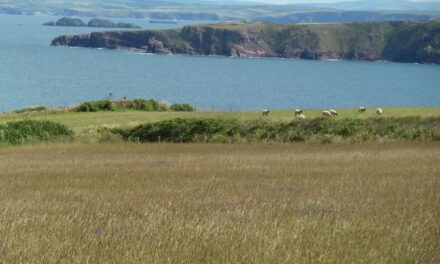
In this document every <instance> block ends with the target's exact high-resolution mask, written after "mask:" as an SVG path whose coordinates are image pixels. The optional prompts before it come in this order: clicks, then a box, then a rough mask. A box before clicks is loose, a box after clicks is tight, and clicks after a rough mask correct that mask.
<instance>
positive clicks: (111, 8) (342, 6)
mask: <svg viewBox="0 0 440 264" xmlns="http://www.w3.org/2000/svg"><path fill="white" fill-rule="evenodd" d="M304 1H306V0H304ZM268 2H270V1H269V0H268ZM0 13H9V14H50V15H56V16H69V17H70V16H82V17H131V18H148V19H157V20H161V19H162V20H173V19H176V20H203V21H265V22H273V23H295V22H357V21H397V20H434V19H440V3H438V2H409V1H404V0H398V1H396V0H386V1H382V0H380V1H379V0H368V1H356V2H341V3H333V4H295V5H270V4H255V3H251V2H244V1H233V0H226V1H225V0H212V1H209V0H202V1H199V0H197V1H196V0H193V1H186V0H185V1H184V0H169V1H168V0H107V1H102V0H82V1H68V0H58V1H46V0H33V1H32V3H31V4H30V3H29V1H28V0H14V1H5V0H0Z"/></svg>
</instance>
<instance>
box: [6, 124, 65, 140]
mask: <svg viewBox="0 0 440 264" xmlns="http://www.w3.org/2000/svg"><path fill="white" fill-rule="evenodd" d="M72 135H73V132H72V131H71V130H69V129H68V128H67V126H65V125H62V124H58V123H54V122H50V121H33V120H26V121H18V122H9V123H7V124H0V143H2V144H22V143H26V142H35V141H48V140H51V139H55V138H60V137H64V138H66V137H67V138H69V137H71V136H72Z"/></svg>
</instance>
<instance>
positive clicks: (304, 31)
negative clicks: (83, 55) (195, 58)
mask: <svg viewBox="0 0 440 264" xmlns="http://www.w3.org/2000/svg"><path fill="white" fill-rule="evenodd" d="M52 45H53V46H59V45H64V46H77V47H78V46H79V47H92V48H109V49H132V50H139V51H145V52H149V53H160V54H172V53H175V54H192V55H222V56H237V57H241V56H244V57H282V58H302V59H342V60H390V61H402V62H419V63H440V22H438V21H431V22H382V23H350V24H291V25H276V24H266V23H234V24H215V25H199V26H186V27H184V28H182V29H180V30H138V31H108V32H95V33H91V34H87V35H77V36H61V37H58V38H56V39H54V40H53V42H52Z"/></svg>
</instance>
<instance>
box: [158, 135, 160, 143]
mask: <svg viewBox="0 0 440 264" xmlns="http://www.w3.org/2000/svg"><path fill="white" fill-rule="evenodd" d="M158 140H159V144H160V136H159V137H158Z"/></svg>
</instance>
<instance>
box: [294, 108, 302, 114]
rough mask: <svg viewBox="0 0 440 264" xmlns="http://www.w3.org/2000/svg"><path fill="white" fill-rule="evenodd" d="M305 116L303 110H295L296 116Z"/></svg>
mask: <svg viewBox="0 0 440 264" xmlns="http://www.w3.org/2000/svg"><path fill="white" fill-rule="evenodd" d="M302 114H303V110H301V109H295V116H299V115H302Z"/></svg>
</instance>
